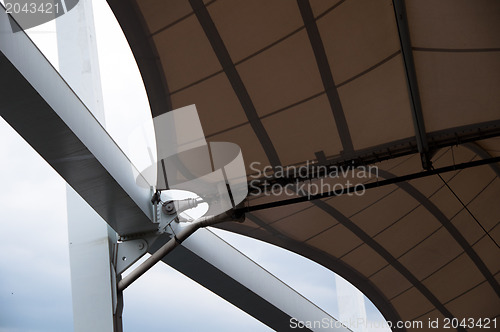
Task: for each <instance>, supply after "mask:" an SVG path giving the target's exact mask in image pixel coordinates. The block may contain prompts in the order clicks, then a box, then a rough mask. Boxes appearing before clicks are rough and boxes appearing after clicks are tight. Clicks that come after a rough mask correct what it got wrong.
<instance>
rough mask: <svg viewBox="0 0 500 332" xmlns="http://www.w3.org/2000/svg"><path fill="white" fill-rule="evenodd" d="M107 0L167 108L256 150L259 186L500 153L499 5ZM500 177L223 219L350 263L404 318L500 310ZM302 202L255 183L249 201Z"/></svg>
mask: <svg viewBox="0 0 500 332" xmlns="http://www.w3.org/2000/svg"><path fill="white" fill-rule="evenodd" d="M108 2H109V4H110V6H111V8H112V10H113V11H114V13H115V15H116V17H117V19H118V21H119V23H120V24H121V26H122V28H123V30H124V33H125V36H126V37H127V39H128V41H129V43H130V46H131V49H132V51H133V53H134V55H135V57H136V60H137V63H138V65H139V69H140V70H141V73H142V75H143V79H144V83H145V86H146V90H147V93H148V96H149V99H150V104H151V110H152V115H153V116H158V115H160V114H162V113H164V112H168V111H169V110H172V109H177V108H180V107H183V106H187V105H191V104H196V107H197V109H198V112H199V116H200V119H201V123H202V126H203V129H204V131H205V135H206V136H207V140H208V141H228V142H233V143H236V144H238V145H239V146H240V147H241V149H242V151H243V157H244V159H245V163H246V167H247V174H249V183H252V181H254V180H255V179H256V178H257V177H258V176H259V175H262V174H259V173H260V171H261V170H264V169H265V167H266V166H272V167H274V169H277V168H279V167H280V166H283V167H286V166H290V165H294V166H296V167H299V166H303V165H310V164H311V163H312V162H315V163H317V164H316V165H328V166H331V167H335V166H339V165H351V166H370V165H371V166H377V167H378V177H377V176H376V173H373V174H372V173H370V176H366V177H364V178H362V179H361V178H359V177H357V176H353V175H354V174H350V175H348V176H347V177H342V178H341V179H339V178H337V179H328V178H327V179H320V180H314V181H312V182H311V181H309V182H308V181H306V183H309V184H311V183H315V184H318V186H319V187H318V188H320V189H321V188H322V189H323V190H325V189H328V188H331V187H333V185H334V184H335V183H339V181H344V183H345V180H348V179H349V180H351V183H357V182H359V183H365V182H377V181H381V180H383V179H389V178H394V177H399V176H405V175H408V174H413V173H418V172H422V171H423V170H424V168H427V169H430V167H434V168H436V169H437V168H439V167H446V166H450V165H458V164H461V163H469V162H472V161H477V160H482V159H488V158H492V157H498V156H500V138H499V136H500V108H499V105H500V93H498V91H500V34H499V33H498V31H500V2H499V1H496V0H460V1H457V0H442V1H430V0H406V1H398V0H394V1H389V0H376V1H374V0H345V1H342V0H340V1H339V0H332V1H325V0H311V1H303V0H298V1H290V0H272V1H267V0H266V1H264V0H261V1H245V0H238V1H235V0H213V1H202V0H172V1H153V0H143V1H134V0H126V1H123V0H120V1H118V0H109V1H108ZM268 173H269V174H272V172H268ZM374 174H375V175H374ZM499 176H500V166H499V164H498V163H489V164H487V165H482V166H477V167H470V168H465V169H459V170H455V171H451V172H446V173H442V174H440V175H436V174H434V175H429V176H425V177H420V178H416V179H413V180H409V181H402V182H397V183H394V184H389V185H385V186H381V187H378V188H373V189H368V190H366V192H365V193H364V194H363V195H342V196H337V197H329V198H326V199H321V200H314V201H310V202H303V203H298V204H293V205H287V206H276V207H273V208H269V209H264V210H259V211H254V212H251V213H247V220H246V222H245V223H243V224H227V225H222V227H223V228H226V229H229V230H231V231H233V232H237V233H240V234H244V235H248V236H251V237H253V238H256V239H260V240H264V241H267V242H270V243H274V244H277V245H279V246H281V247H284V248H287V249H289V250H292V251H294V252H297V253H299V254H301V255H304V256H306V257H308V258H310V259H312V260H314V261H316V262H318V263H320V264H322V265H324V266H326V267H327V268H329V269H331V270H333V271H335V272H336V273H338V274H340V275H342V276H343V277H345V278H346V279H348V280H349V281H350V282H351V283H353V284H354V285H355V286H357V287H358V288H359V289H360V290H361V291H363V292H364V293H365V294H366V295H367V296H368V297H369V298H370V299H371V300H372V301H373V302H374V304H375V305H376V306H377V307H378V308H379V310H380V311H381V312H382V313H383V315H384V316H385V318H386V319H388V320H394V321H395V320H422V321H424V322H426V321H427V319H428V318H437V317H440V318H443V317H456V318H459V319H462V318H469V317H471V318H494V317H499V315H500V285H499V282H500V273H499V272H500V259H499V257H500V249H499V247H498V243H500V227H499V223H500V204H499V203H500V202H499V197H500V180H499ZM278 177H279V176H278ZM440 177H441V178H440ZM275 180H276V179H275ZM288 180H290V179H288ZM291 180H295V179H291ZM280 181H281V182H280ZM283 181H284V180H283V179H281V180H280V179H277V180H276V181H275V182H274V183H277V184H282V185H283V184H284V182H283ZM356 181H357V182H356ZM292 182H293V181H292ZM294 183H295V184H297V182H294ZM298 183H299V184H300V183H304V181H302V182H298ZM321 185H323V187H321ZM327 185H330V187H328V186H327ZM290 188H291V187H290ZM309 188H311V187H309ZM320 191H321V190H320ZM299 195H300V193H299ZM287 198H291V197H290V196H289V195H286V193H281V195H280V194H279V193H278V194H276V192H275V193H273V194H272V195H264V194H261V195H256V191H255V190H254V191H253V192H252V195H250V196H249V198H248V202H247V205H248V206H255V205H257V204H261V203H264V202H270V201H280V200H283V199H287ZM462 203H463V204H462ZM459 329H460V328H459ZM462 330H463V329H462ZM470 330H474V329H470Z"/></svg>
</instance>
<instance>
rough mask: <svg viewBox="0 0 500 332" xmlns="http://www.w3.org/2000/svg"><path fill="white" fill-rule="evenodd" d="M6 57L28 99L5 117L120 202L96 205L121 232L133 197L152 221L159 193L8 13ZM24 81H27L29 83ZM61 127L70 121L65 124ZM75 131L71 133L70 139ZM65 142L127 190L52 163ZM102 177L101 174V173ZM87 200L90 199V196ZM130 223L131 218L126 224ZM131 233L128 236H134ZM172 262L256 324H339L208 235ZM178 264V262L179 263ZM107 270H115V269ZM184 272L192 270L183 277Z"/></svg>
mask: <svg viewBox="0 0 500 332" xmlns="http://www.w3.org/2000/svg"><path fill="white" fill-rule="evenodd" d="M0 51H1V53H2V57H0V65H2V66H4V67H3V68H5V72H3V73H5V74H6V75H11V76H10V77H12V79H15V81H12V82H7V81H5V79H4V80H2V79H1V78H0V83H1V84H4V86H6V84H9V83H10V85H11V86H13V87H15V88H16V89H17V88H18V87H19V89H23V91H19V90H13V91H14V92H16V93H17V94H18V95H17V94H16V95H14V96H11V97H9V98H5V100H4V101H2V102H1V103H2V104H1V105H3V104H5V105H4V106H5V107H6V108H4V109H1V107H0V112H1V113H0V114H2V116H4V118H6V120H7V121H8V122H9V123H10V124H11V125H12V126H13V127H14V128H15V129H16V130H18V132H19V133H20V134H21V135H22V136H23V137H25V139H27V140H28V141H29V142H30V144H31V145H32V146H33V147H35V148H36V149H37V151H38V152H39V153H40V154H41V155H42V157H44V158H45V159H46V160H47V161H48V162H49V163H50V164H51V165H52V166H53V167H54V168H55V169H56V170H57V171H58V172H60V174H61V175H62V176H63V177H64V178H65V179H66V180H67V181H68V182H72V181H75V178H76V180H77V181H76V182H74V183H76V185H75V186H76V191H77V192H78V193H80V192H85V190H86V189H87V188H86V186H88V185H93V186H94V187H91V189H92V190H95V191H96V194H99V193H100V191H104V192H105V193H106V195H111V197H112V198H113V199H116V200H117V201H116V202H115V204H114V205H113V206H112V209H111V210H109V207H107V206H106V207H102V206H100V205H99V203H94V204H95V205H93V206H92V207H93V208H94V209H95V210H96V211H98V212H99V211H101V212H99V213H100V215H101V216H102V217H103V218H105V220H106V221H107V222H108V223H109V224H112V225H114V226H115V227H117V228H120V227H121V226H122V225H121V224H120V222H121V221H122V220H120V218H116V216H114V215H113V213H120V208H121V206H120V203H121V202H125V203H127V202H129V198H128V197H130V198H132V200H133V202H135V204H137V206H139V207H140V209H141V210H142V213H143V214H142V216H147V218H145V219H148V218H149V219H151V205H150V204H151V203H150V199H151V193H150V191H149V190H148V189H146V188H141V187H139V186H137V185H136V183H135V179H134V175H133V172H132V171H131V170H132V168H133V166H132V165H131V163H130V161H129V159H128V158H127V157H126V156H125V155H124V154H123V152H122V151H121V150H120V149H119V148H118V146H117V145H116V144H115V142H114V141H113V140H112V139H111V138H110V137H109V135H108V134H107V133H106V131H105V130H104V128H103V127H102V126H101V125H100V124H99V123H98V121H97V120H96V119H95V117H94V116H92V114H91V113H90V112H89V111H88V110H87V109H86V108H85V107H84V106H83V105H82V102H81V101H80V100H79V99H78V98H76V97H75V94H74V93H73V91H72V90H71V89H70V88H69V87H68V85H67V84H66V83H65V82H64V81H63V80H62V79H61V78H60V77H59V75H58V73H57V72H56V71H55V70H54V69H53V68H52V67H51V66H50V64H49V63H48V61H46V59H44V58H43V56H42V55H41V54H40V53H39V52H38V51H37V50H36V48H35V47H34V46H33V44H32V43H31V41H30V40H29V39H28V38H27V37H26V36H25V35H24V34H23V33H22V32H20V33H17V34H13V33H12V32H11V30H10V26H9V23H8V19H7V17H6V15H5V13H4V12H3V11H0ZM19 74H22V77H21V76H20V75H19ZM8 77H9V76H8ZM25 81H27V83H29V85H27V84H26V82H25ZM35 91H36V93H35ZM23 96H24V97H25V99H26V100H27V101H28V102H29V103H30V104H29V105H28V106H29V107H28V108H26V107H24V108H20V107H21V106H22V105H19V104H16V103H17V101H18V100H19V99H21V98H22V97H23ZM42 98H43V99H42ZM9 103H10V104H9ZM18 110H19V111H21V110H22V112H24V113H23V114H21V116H20V115H19V112H18ZM31 116H36V117H40V121H42V120H43V121H46V122H47V123H39V125H40V126H45V125H46V126H49V125H51V126H53V127H54V130H60V131H61V134H62V133H64V135H62V136H57V138H56V137H51V139H50V140H44V138H46V137H44V136H43V135H49V136H50V135H51V134H52V133H51V132H43V131H37V130H38V129H39V128H36V127H34V126H27V125H26V121H27V120H29V119H30V117H31ZM59 119H62V120H63V122H61V121H60V120H59ZM67 127H69V128H70V129H71V131H67V129H66V128H67ZM42 129H43V128H42ZM71 135H76V136H77V137H78V139H79V140H78V141H76V140H75V139H74V137H72V136H71ZM65 139H71V140H72V141H71V142H68V143H71V144H73V146H74V147H75V148H77V149H80V150H81V149H82V148H88V150H89V153H90V154H88V155H85V158H88V159H89V160H93V158H97V160H98V161H99V163H100V164H101V165H103V166H104V167H105V168H106V170H107V173H106V174H104V173H102V174H103V175H102V176H103V177H106V176H108V175H107V174H108V173H109V174H110V175H111V177H112V179H114V181H116V183H118V184H119V187H118V186H116V183H114V182H111V181H110V179H108V178H106V182H103V181H97V182H96V183H90V184H89V183H86V182H85V181H82V180H81V178H80V177H79V176H80V174H74V173H72V172H68V171H67V170H65V169H63V168H60V167H59V165H60V164H61V163H65V162H68V160H67V159H61V160H59V159H58V160H53V159H51V158H53V157H54V156H57V157H58V158H59V156H62V157H64V156H65V155H64V151H59V150H57V144H60V143H61V142H59V141H60V140H65ZM51 144H56V146H55V147H56V148H51V147H52V146H53V145H51ZM66 157H67V155H66ZM79 157H80V156H79ZM68 165H69V166H71V165H73V164H68ZM94 169H98V168H97V166H95V168H94ZM81 170H82V171H85V170H86V168H81ZM108 191H109V192H108ZM113 192H119V193H122V192H125V193H127V195H128V197H125V196H123V195H122V194H120V195H116V194H114V193H113ZM86 197H87V198H86V199H89V196H86ZM90 199H91V197H90ZM131 208H133V207H131ZM113 209H115V210H113ZM102 211H104V212H102ZM126 217H127V216H124V218H126ZM135 218H138V219H135ZM117 219H118V220H117ZM149 219H148V221H147V222H149V225H152V226H154V225H153V224H152V223H151V222H150V221H149ZM87 222H88V221H87ZM127 222H129V223H130V225H129V226H130V227H131V228H133V226H134V222H136V223H137V224H136V227H137V228H139V229H140V228H142V227H145V226H148V225H147V224H145V221H144V219H143V218H142V217H141V216H140V215H137V216H134V218H132V219H129V220H128V221H127ZM130 227H129V228H127V229H131V228H130ZM103 241H104V240H103ZM75 245H76V244H75ZM172 254H175V255H173V256H172V257H171V258H172V260H171V261H170V263H171V264H172V266H174V267H175V268H177V269H180V270H181V271H183V272H184V273H187V275H188V276H189V277H191V278H193V279H195V280H196V281H198V282H200V283H201V284H203V285H204V286H206V287H208V288H209V289H211V290H212V291H214V292H216V293H217V294H219V295H220V296H222V297H223V298H225V299H227V300H228V301H230V302H231V303H237V304H238V306H240V307H241V308H243V309H244V310H248V311H250V312H251V314H252V315H254V317H256V318H257V319H259V320H261V321H262V322H264V323H266V324H268V325H270V326H271V327H275V326H277V325H278V324H279V326H282V327H287V326H288V327H289V324H288V322H287V321H286V319H287V318H286V317H288V318H290V317H294V318H296V319H298V320H303V321H318V319H319V321H321V319H327V320H330V319H332V318H331V317H330V316H328V315H327V314H326V313H325V312H324V311H322V310H320V309H319V308H318V307H316V306H314V304H312V303H311V302H309V301H307V299H305V298H304V297H302V296H301V295H300V294H298V293H297V292H295V291H294V290H293V289H291V288H290V287H288V286H287V285H286V284H284V283H282V282H281V281H279V280H278V279H277V278H275V277H274V276H272V275H271V274H270V273H268V272H267V271H265V270H264V269H262V268H261V267H260V266H259V265H257V264H255V263H254V262H252V261H251V260H250V259H248V258H247V257H246V256H244V255H243V254H242V253H241V252H239V251H237V250H236V249H234V248H233V247H232V246H230V245H229V244H227V243H226V242H225V241H223V240H222V239H220V238H218V237H217V236H215V235H214V234H213V233H211V232H210V231H208V230H200V231H198V232H196V233H195V234H194V235H193V236H192V237H190V238H189V239H188V240H187V241H186V244H185V246H184V248H182V247H180V248H178V249H176V250H175V251H174V252H173V253H172ZM108 257H109V256H108ZM169 257H170V255H169ZM174 260H176V261H175V262H174ZM104 263H105V264H106V265H108V267H109V262H103V264H104ZM193 263H194V266H191V267H189V266H188V267H186V264H187V265H189V264H193ZM83 265H84V264H82V266H83ZM182 266H184V267H183V268H182V269H181V267H182ZM82 276H83V275H82ZM98 278H101V277H98ZM229 290H230V291H229ZM242 297H243V298H242ZM249 298H251V299H252V301H251V303H250V304H249V301H247V299H249ZM262 308H265V310H263V309H262ZM277 315H279V316H280V319H281V321H279V322H276V317H277ZM273 324H277V325H273ZM284 329H286V328H283V330H284ZM280 330H281V329H280Z"/></svg>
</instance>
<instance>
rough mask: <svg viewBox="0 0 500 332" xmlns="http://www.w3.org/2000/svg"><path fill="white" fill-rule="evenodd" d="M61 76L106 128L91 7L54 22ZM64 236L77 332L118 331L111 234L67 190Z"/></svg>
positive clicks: (85, 3)
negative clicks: (66, 231) (66, 217)
mask: <svg viewBox="0 0 500 332" xmlns="http://www.w3.org/2000/svg"><path fill="white" fill-rule="evenodd" d="M56 27H57V42H58V54H59V71H60V73H61V75H62V76H63V78H64V79H65V80H66V82H68V84H69V85H70V86H71V88H72V89H73V90H74V91H75V92H76V94H77V95H78V96H79V97H80V99H81V100H82V101H83V103H84V104H85V105H86V106H87V108H88V109H89V110H90V111H91V112H92V114H93V115H94V116H95V117H96V118H97V119H98V120H99V122H100V123H101V124H102V125H103V126H104V108H103V103H102V99H103V98H102V90H101V80H100V72H99V61H98V56H97V46H96V39H95V30H94V18H93V13H92V2H91V1H90V0H80V1H79V3H78V5H77V6H76V7H75V8H74V9H72V10H71V11H69V12H68V13H66V14H65V15H63V16H61V17H59V18H58V19H57V20H56ZM66 197H67V210H68V237H69V254H70V255H69V256H70V267H71V288H72V298H73V319H74V330H75V332H79V331H81V332H84V331H85V332H86V331H120V330H121V322H119V323H118V324H116V325H118V326H115V321H114V317H113V314H114V311H115V309H116V295H115V294H114V290H115V283H116V281H115V276H114V274H113V272H112V269H111V267H112V264H111V263H112V262H111V259H110V257H112V255H111V251H112V245H113V243H115V242H116V234H115V232H114V231H113V230H112V229H111V228H110V227H109V226H108V225H107V224H106V222H105V221H104V220H103V219H102V218H101V217H100V216H99V215H98V214H97V213H96V212H95V211H94V210H93V209H92V208H91V207H90V206H89V205H88V204H87V203H86V202H85V201H84V200H83V199H82V198H81V197H80V195H78V194H77V193H76V192H75V191H74V190H73V189H72V188H70V187H69V186H68V188H67V194H66Z"/></svg>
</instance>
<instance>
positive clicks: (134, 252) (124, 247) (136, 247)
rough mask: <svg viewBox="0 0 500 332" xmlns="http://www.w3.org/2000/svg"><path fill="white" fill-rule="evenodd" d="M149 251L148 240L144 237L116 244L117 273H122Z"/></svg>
mask: <svg viewBox="0 0 500 332" xmlns="http://www.w3.org/2000/svg"><path fill="white" fill-rule="evenodd" d="M147 251H148V242H147V241H146V240H144V239H137V240H130V241H126V242H119V243H116V244H115V257H114V261H115V269H116V274H117V275H120V274H122V273H123V271H125V270H126V269H128V268H129V267H130V266H131V265H132V264H134V263H135V262H137V261H138V260H139V258H141V257H142V256H144V254H145V253H146V252H147Z"/></svg>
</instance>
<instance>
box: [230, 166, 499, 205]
mask: <svg viewBox="0 0 500 332" xmlns="http://www.w3.org/2000/svg"><path fill="white" fill-rule="evenodd" d="M498 162H500V157H491V158H487V159H481V160H476V161H470V162H466V163H461V164H456V165H451V166H445V167H440V168H433V169H431V170H428V171H422V172H418V173H412V174H407V175H403V176H398V177H394V178H390V179H385V180H380V181H376V182H370V183H365V184H363V186H352V187H348V188H343V189H341V190H332V191H327V192H323V193H319V194H315V195H309V196H300V197H296V198H289V199H284V200H281V201H274V202H269V203H263V204H258V205H253V206H247V207H244V208H239V209H238V210H239V211H242V212H252V211H258V210H264V209H270V208H274V207H278V206H285V205H290V204H296V203H302V202H308V201H314V200H318V199H322V198H327V197H332V196H341V195H344V194H353V193H355V192H357V191H365V190H368V189H372V188H379V187H383V186H387V185H390V184H396V183H400V182H407V181H410V180H414V179H419V178H423V177H427V176H431V175H435V174H441V173H446V172H453V171H456V170H459V169H466V168H470V167H477V166H482V165H494V164H495V163H498Z"/></svg>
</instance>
